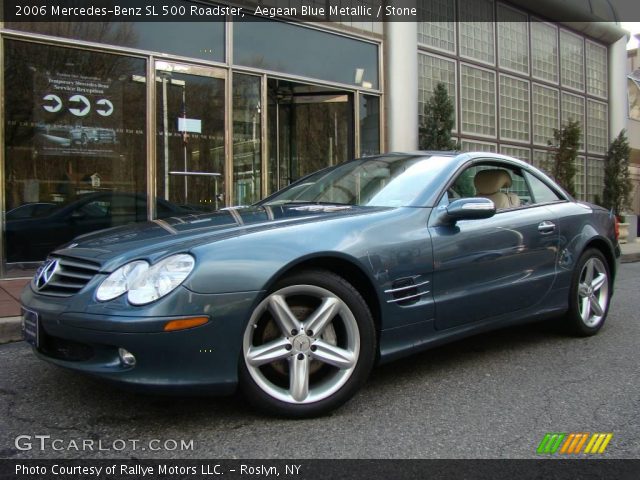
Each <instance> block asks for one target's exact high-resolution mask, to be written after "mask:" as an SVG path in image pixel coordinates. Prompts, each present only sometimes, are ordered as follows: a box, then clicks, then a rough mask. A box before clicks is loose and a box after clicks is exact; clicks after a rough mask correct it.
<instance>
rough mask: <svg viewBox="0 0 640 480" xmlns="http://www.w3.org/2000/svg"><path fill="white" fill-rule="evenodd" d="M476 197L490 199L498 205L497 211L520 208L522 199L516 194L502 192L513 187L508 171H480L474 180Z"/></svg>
mask: <svg viewBox="0 0 640 480" xmlns="http://www.w3.org/2000/svg"><path fill="white" fill-rule="evenodd" d="M473 184H474V186H475V187H476V195H478V196H479V197H484V198H488V199H489V200H491V201H492V202H493V203H495V205H496V210H500V209H504V208H514V207H519V206H520V197H518V195H516V194H515V193H504V192H501V191H500V189H502V188H509V187H511V175H509V173H508V172H507V171H506V170H501V169H494V170H480V171H479V172H478V173H476V176H475V177H474V178H473Z"/></svg>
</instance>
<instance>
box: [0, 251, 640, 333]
mask: <svg viewBox="0 0 640 480" xmlns="http://www.w3.org/2000/svg"><path fill="white" fill-rule="evenodd" d="M620 248H621V249H622V258H621V262H622V263H631V262H640V242H638V241H636V242H633V243H623V244H621V245H620ZM27 283H29V279H16V280H0V343H7V342H14V341H16V340H20V339H21V338H22V333H21V331H20V300H19V299H20V292H21V291H22V289H23V288H24V287H25V285H27Z"/></svg>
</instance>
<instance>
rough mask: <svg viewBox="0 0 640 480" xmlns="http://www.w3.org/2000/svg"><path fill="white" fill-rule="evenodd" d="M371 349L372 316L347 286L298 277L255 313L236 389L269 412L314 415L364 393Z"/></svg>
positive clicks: (322, 276)
mask: <svg viewBox="0 0 640 480" xmlns="http://www.w3.org/2000/svg"><path fill="white" fill-rule="evenodd" d="M375 346H376V339H375V328H374V323H373V319H372V317H371V313H370V311H369V308H368V307H367V304H366V302H365V301H364V300H363V299H362V297H361V296H360V294H359V293H358V292H357V291H356V290H355V289H354V288H353V286H352V285H351V284H349V283H348V282H346V281H345V280H344V279H343V278H341V277H339V276H337V275H335V274H333V273H331V272H328V271H323V270H310V271H305V272H300V273H297V274H294V275H291V276H289V277H286V278H285V279H283V280H282V281H280V282H278V284H277V285H276V286H275V287H274V288H273V290H272V291H271V293H270V294H268V295H267V297H266V298H265V299H264V300H263V301H262V302H261V303H260V304H259V305H258V306H257V307H256V309H255V310H254V312H253V314H252V316H251V319H250V320H249V323H248V324H247V327H246V329H245V333H244V337H243V348H242V352H243V358H242V359H241V361H240V386H241V388H242V390H243V391H244V393H245V395H246V397H247V398H248V400H249V401H250V402H251V403H253V404H254V405H255V406H256V407H258V408H260V409H262V410H265V411H267V412H269V413H274V414H277V415H283V416H288V417H311V416H317V415H320V414H323V413H325V412H328V411H329V410H332V409H334V408H337V407H338V406H340V405H341V404H343V403H344V402H346V401H347V400H348V399H349V398H351V397H352V396H353V395H354V394H355V393H356V391H357V390H358V389H359V388H360V387H361V386H362V384H363V383H364V382H365V380H366V378H367V376H368V375H369V372H370V371H371V368H372V366H373V362H374V358H375Z"/></svg>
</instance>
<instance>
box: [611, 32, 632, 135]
mask: <svg viewBox="0 0 640 480" xmlns="http://www.w3.org/2000/svg"><path fill="white" fill-rule="evenodd" d="M627 41H628V38H627V36H626V35H625V36H624V37H622V38H621V39H619V40H618V41H617V42H615V43H612V44H611V45H609V135H610V136H611V140H613V139H614V138H615V137H617V136H618V134H619V133H620V130H622V129H623V128H627V117H628V115H627V110H628V104H627Z"/></svg>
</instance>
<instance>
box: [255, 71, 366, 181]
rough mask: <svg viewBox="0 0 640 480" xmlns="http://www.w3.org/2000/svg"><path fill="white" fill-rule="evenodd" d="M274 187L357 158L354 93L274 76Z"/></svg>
mask: <svg viewBox="0 0 640 480" xmlns="http://www.w3.org/2000/svg"><path fill="white" fill-rule="evenodd" d="M267 89H268V98H269V104H268V107H269V111H270V112H271V113H270V115H269V122H268V126H267V130H268V132H269V133H268V135H269V146H270V149H269V177H270V179H271V185H270V187H271V191H272V192H273V191H276V190H279V189H280V188H283V187H285V186H286V185H288V184H289V183H291V182H293V181H295V180H297V179H298V178H301V177H304V176H305V175H308V174H309V173H312V172H314V171H316V170H320V169H321V168H325V167H329V166H331V165H336V164H337V163H341V162H344V161H346V160H349V159H350V158H353V156H354V153H353V137H352V133H353V129H352V128H351V125H352V124H353V118H352V116H353V96H352V94H350V93H346V92H342V91H336V90H332V89H327V88H323V87H314V86H310V85H305V84H300V83H296V82H290V81H284V80H276V79H269V81H268V86H267Z"/></svg>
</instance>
